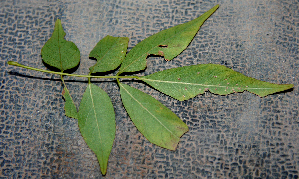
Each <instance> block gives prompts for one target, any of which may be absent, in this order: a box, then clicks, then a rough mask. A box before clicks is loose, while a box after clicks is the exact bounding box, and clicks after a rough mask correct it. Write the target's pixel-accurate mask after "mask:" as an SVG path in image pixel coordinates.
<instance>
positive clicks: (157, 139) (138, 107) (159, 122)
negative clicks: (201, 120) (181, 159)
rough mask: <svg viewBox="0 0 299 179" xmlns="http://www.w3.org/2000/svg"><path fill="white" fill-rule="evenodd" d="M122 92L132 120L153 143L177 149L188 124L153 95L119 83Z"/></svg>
mask: <svg viewBox="0 0 299 179" xmlns="http://www.w3.org/2000/svg"><path fill="white" fill-rule="evenodd" d="M119 86H120V94H121V98H122V101H123V104H124V107H125V108H126V110H127V112H128V114H129V116H130V118H131V120H132V121H133V123H134V124H135V126H136V127H137V129H138V130H139V131H140V132H141V133H142V134H143V135H144V136H145V137H146V138H147V139H148V140H149V141H150V142H151V143H153V144H156V145H158V146H160V147H164V148H166V149H170V150H175V149H176V147H177V145H178V143H179V140H180V137H181V136H182V135H183V134H184V133H186V132H187V131H188V126H187V125H186V124H185V123H184V122H183V121H182V120H181V119H180V118H179V117H178V116H177V115H175V114H174V113H173V112H172V111H171V110H170V109H168V108H167V107H166V106H164V105H163V104H161V103H160V102H159V101H157V100H156V99H155V98H153V97H152V96H150V95H148V94H146V93H143V92H142V91H140V90H137V89H135V88H132V87H130V86H128V85H126V84H122V83H119Z"/></svg>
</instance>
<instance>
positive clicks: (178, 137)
mask: <svg viewBox="0 0 299 179" xmlns="http://www.w3.org/2000/svg"><path fill="white" fill-rule="evenodd" d="M119 84H120V86H121V87H122V88H123V89H124V90H125V91H126V92H127V93H128V94H129V95H130V96H131V98H132V99H134V100H135V101H136V102H137V103H138V104H139V105H140V106H141V107H142V108H143V109H145V110H146V111H147V112H148V113H149V114H150V115H151V116H153V118H154V119H156V121H158V122H159V123H160V124H161V125H162V126H163V127H164V128H165V129H166V130H167V131H169V132H170V133H171V134H172V135H173V136H175V137H176V138H178V139H180V138H179V137H177V136H176V135H175V134H174V133H173V132H172V131H171V130H169V129H168V128H167V127H166V126H165V125H164V124H163V123H162V122H161V121H160V120H159V119H158V118H157V117H156V116H155V115H154V114H152V113H151V112H150V111H149V110H148V109H147V108H146V107H145V106H143V105H142V104H141V103H140V102H139V101H138V100H137V99H136V98H134V96H133V95H132V94H131V93H130V92H129V91H128V90H127V89H126V88H125V87H124V86H123V85H121V83H119Z"/></svg>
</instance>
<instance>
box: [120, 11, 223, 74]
mask: <svg viewBox="0 0 299 179" xmlns="http://www.w3.org/2000/svg"><path fill="white" fill-rule="evenodd" d="M218 7H219V5H216V6H214V7H213V8H211V9H210V10H209V11H207V12H206V13H204V14H203V15H201V16H200V17H198V18H196V19H194V20H192V21H189V22H187V23H184V24H180V25H177V26H174V27H171V28H169V29H166V30H163V31H161V32H159V33H156V34H154V35H152V36H150V37H148V38H146V39H145V40H143V41H141V42H140V43H138V44H137V45H136V46H135V47H134V48H133V49H132V50H131V51H130V52H129V53H128V54H127V56H126V58H125V59H124V61H123V63H122V65H121V67H120V70H119V73H118V74H121V73H123V72H135V71H140V70H144V69H145V67H146V58H147V56H148V55H150V54H154V55H160V56H164V58H165V59H166V60H172V59H173V58H174V57H176V56H177V55H179V54H180V53H181V52H182V51H183V50H184V49H185V48H186V47H187V46H188V45H189V43H190V42H191V41H192V39H193V38H194V36H195V35H196V33H197V32H198V30H199V28H200V27H201V25H202V24H203V23H204V22H205V20H207V19H208V18H209V17H210V16H211V15H212V14H213V13H214V12H215V11H216V10H217V9H218Z"/></svg>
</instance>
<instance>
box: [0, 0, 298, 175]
mask: <svg viewBox="0 0 299 179" xmlns="http://www.w3.org/2000/svg"><path fill="white" fill-rule="evenodd" d="M216 4H220V8H219V9H218V10H217V11H216V13H215V14H213V15H212V16H211V17H210V18H209V19H208V20H207V21H206V22H205V24H204V25H203V26H202V28H201V29H200V31H199V33H198V34H197V35H196V37H195V39H194V40H193V41H192V43H191V44H190V45H189V47H188V48H187V49H186V50H185V51H184V52H183V53H182V54H180V55H179V56H178V57H177V58H175V59H174V60H172V61H170V62H165V61H164V60H163V59H162V58H156V57H152V58H149V59H148V68H147V69H146V71H145V72H143V73H142V74H150V73H153V72H156V71H159V70H163V69H168V68H173V67H179V66H184V65H192V64H199V63H215V64H222V65H225V66H227V67H229V68H232V69H234V70H236V71H238V72H241V73H243V74H245V75H247V76H250V77H254V78H257V79H259V80H264V81H268V82H273V83H284V84H287V83H292V84H294V85H295V88H294V89H293V90H292V91H290V92H287V93H278V94H274V95H271V96H267V97H264V98H260V97H258V96H256V95H254V94H251V93H248V92H244V93H237V94H231V95H228V96H218V95H214V94H211V93H210V92H206V93H205V94H204V95H199V96H197V97H195V98H193V99H190V100H188V101H184V102H179V101H176V100H174V99H172V98H171V97H168V96H166V95H163V94H161V93H159V92H157V91H155V90H153V89H152V88H150V87H148V86H146V85H144V84H142V83H138V82H128V83H129V84H131V85H132V86H134V87H135V88H138V89H141V90H142V91H144V92H146V93H148V94H151V95H153V96H154V97H155V98H156V99H158V100H159V101H161V102H162V103H163V104H165V105H166V106H167V107H169V108H170V109H171V110H172V111H173V112H175V113H176V114H177V115H178V116H179V117H180V118H181V119H182V120H183V121H184V122H185V123H186V124H187V125H188V126H189V128H190V131H189V132H188V133H187V134H185V135H184V136H183V137H182V138H181V142H180V144H179V146H178V148H177V150H176V151H169V150H166V149H163V148H160V147H158V146H155V145H153V144H151V143H149V142H148V141H147V140H146V139H145V138H144V137H143V136H142V135H141V134H140V133H139V132H138V131H137V130H136V128H135V127H134V125H133V123H132V122H131V120H130V118H129V117H128V115H127V113H126V112H125V109H124V108H123V106H122V104H121V102H120V101H121V99H120V96H119V89H118V86H117V84H116V83H115V82H114V81H113V80H106V81H108V82H102V83H97V85H99V86H100V87H102V88H103V89H104V90H105V91H106V92H107V93H108V95H109V96H110V97H111V99H112V103H113V105H114V107H115V112H116V124H117V130H116V131H117V132H116V139H115V142H114V146H113V149H112V152H111V156H110V159H109V164H108V171H107V175H106V177H105V178H107V179H108V178H174V179H176V178H298V175H299V174H298V170H299V140H298V135H299V119H298V107H299V95H298V85H299V84H298V75H299V73H298V72H299V70H298V67H299V57H298V56H299V55H298V54H299V53H298V45H299V2H298V0H271V1H270V0H139V1H138V0H99V1H92V0H85V1H84V2H83V1H82V2H81V1H78V0H76V1H73V0H65V1H56V0H48V1H45V0H27V1H26V0H0V65H1V69H0V100H1V103H0V167H1V169H0V176H1V177H0V178H1V179H4V178H102V175H101V173H100V168H99V165H98V162H97V159H96V157H95V155H94V154H93V153H92V152H91V151H90V149H89V148H88V147H87V146H86V144H85V142H84V140H83V138H82V137H81V135H80V132H79V129H78V124H77V120H75V119H71V118H68V117H66V116H65V115H64V110H63V106H64V101H63V99H62V97H61V92H62V86H61V82H60V80H59V76H57V75H51V74H44V73H39V72H35V71H30V70H26V69H20V68H17V67H13V66H8V65H7V63H6V62H7V61H9V60H13V61H16V62H19V63H22V64H25V65H29V66H32V67H37V68H43V69H45V67H44V66H43V64H42V61H41V57H40V51H41V48H42V46H43V45H44V43H45V42H46V41H47V40H48V39H49V37H50V36H51V34H52V32H53V28H54V24H55V20H56V19H57V18H60V19H61V20H62V25H63V28H64V30H65V32H66V34H67V35H66V39H67V40H70V41H73V42H74V43H75V44H76V45H77V46H78V48H79V49H80V51H81V66H80V67H79V68H78V70H77V71H76V73H78V74H87V73H88V68H89V67H90V66H91V65H93V64H94V63H95V61H93V60H90V59H88V54H89V52H90V51H91V50H92V48H93V47H94V46H95V45H96V43H97V42H98V41H99V40H100V39H102V38H103V37H105V36H106V35H112V36H127V37H129V38H130V43H129V49H131V48H132V47H133V46H134V45H136V44H137V43H138V42H139V41H141V40H143V39H145V38H146V37H148V36H150V35H152V34H154V33H156V32H159V31H160V30H162V29H165V28H168V27H172V26H174V25H177V24H180V23H184V22H187V21H189V20H192V19H194V18H196V17H198V16H199V15H201V14H202V13H204V12H205V11H207V10H209V9H210V8H212V7H213V6H215V5H216ZM66 79H67V81H68V82H67V85H68V87H69V90H70V92H71V94H72V95H73V98H74V100H75V103H76V105H79V103H80V100H81V97H82V93H83V92H84V89H85V88H86V84H87V83H86V79H83V78H74V77H66ZM109 81H111V82H109Z"/></svg>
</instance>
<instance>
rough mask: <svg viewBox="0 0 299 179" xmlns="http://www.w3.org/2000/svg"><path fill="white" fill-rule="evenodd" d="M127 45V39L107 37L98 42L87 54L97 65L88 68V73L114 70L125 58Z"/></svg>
mask: <svg viewBox="0 0 299 179" xmlns="http://www.w3.org/2000/svg"><path fill="white" fill-rule="evenodd" d="M128 43H129V38H128V37H112V36H109V35H107V36H106V37H105V38H103V39H102V40H100V41H99V42H98V43H97V45H96V46H95V47H94V48H93V50H92V51H91V52H90V54H89V57H94V58H96V59H97V63H96V64H95V65H94V66H93V67H90V68H89V70H90V72H91V73H96V72H106V71H110V70H114V69H116V68H117V67H118V66H119V65H120V64H121V62H122V60H123V59H124V58H125V56H126V53H127V48H128Z"/></svg>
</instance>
